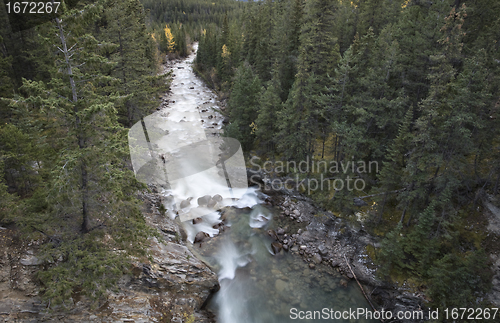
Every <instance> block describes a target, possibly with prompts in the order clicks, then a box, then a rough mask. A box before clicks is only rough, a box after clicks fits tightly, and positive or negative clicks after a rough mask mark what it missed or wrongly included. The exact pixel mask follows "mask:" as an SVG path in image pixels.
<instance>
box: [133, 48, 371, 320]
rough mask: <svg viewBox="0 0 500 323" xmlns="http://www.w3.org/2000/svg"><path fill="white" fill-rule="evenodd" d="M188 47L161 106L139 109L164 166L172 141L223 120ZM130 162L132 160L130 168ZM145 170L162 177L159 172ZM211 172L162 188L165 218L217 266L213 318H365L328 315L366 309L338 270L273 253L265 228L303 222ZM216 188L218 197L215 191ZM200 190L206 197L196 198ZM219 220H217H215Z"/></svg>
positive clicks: (183, 140)
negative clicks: (210, 207) (210, 206)
mask: <svg viewBox="0 0 500 323" xmlns="http://www.w3.org/2000/svg"><path fill="white" fill-rule="evenodd" d="M196 48H197V44H195V45H194V49H195V52H194V53H192V54H191V55H190V56H189V57H188V58H187V59H185V60H182V61H179V62H177V63H175V64H173V65H172V66H170V68H171V69H172V70H173V81H172V84H171V93H170V95H168V96H166V97H165V98H164V103H163V105H162V108H161V109H160V110H159V111H158V112H156V113H155V114H153V115H151V116H148V117H146V118H145V119H144V123H143V127H144V128H145V129H156V132H155V131H150V133H149V139H148V140H147V141H148V143H150V149H151V151H152V153H151V154H157V155H158V154H159V156H160V158H158V156H154V157H156V158H157V160H159V163H160V164H161V163H162V159H163V164H165V165H167V166H166V167H167V168H168V167H169V165H172V164H169V162H171V160H172V159H175V158H177V157H179V154H180V153H178V151H177V150H176V149H181V148H182V147H186V146H189V145H195V144H196V143H197V142H201V141H206V140H207V138H220V135H219V134H220V132H221V128H222V123H223V116H222V114H221V113H220V110H219V109H220V104H219V102H218V101H217V97H216V95H215V94H214V93H213V92H212V91H211V90H210V89H209V88H207V87H206V86H205V84H204V83H203V81H202V80H200V79H199V78H198V77H197V76H196V75H195V74H194V72H193V70H192V68H191V64H192V62H193V60H194V58H195V55H196V54H195V53H196ZM158 129H160V130H158ZM138 131H143V129H139V130H138ZM158 133H160V134H161V135H158ZM214 147H216V145H215V146H214ZM214 147H209V148H207V149H206V151H204V150H203V149H204V148H200V149H201V150H199V153H194V154H193V153H190V154H186V155H187V156H188V157H189V158H186V159H184V161H185V163H187V164H189V163H190V160H191V159H196V158H195V157H196V156H199V155H200V154H204V153H205V152H206V154H212V155H214V156H218V155H220V154H219V153H218V152H217V151H215V152H214V151H213V150H214V149H215V150H216V149H217V147H216V148H214ZM205 148H206V147H205ZM196 149H199V148H198V147H196ZM165 151H170V152H171V153H168V152H165ZM196 151H198V150H196ZM233 152H234V151H233ZM240 153H241V152H240ZM236 155H238V153H235V156H236ZM135 162H136V163H139V164H140V163H141V162H140V161H139V162H138V161H137V160H136V161H135ZM137 166H138V165H137V164H135V165H134V168H135V167H137ZM139 166H141V165H139ZM139 168H140V167H139ZM214 169H215V170H217V167H215V168H214ZM190 174H193V172H191V173H189V174H188V175H190ZM149 176H154V177H155V179H156V180H157V181H159V182H161V181H162V179H161V176H162V175H161V174H149ZM169 176H170V173H169ZM190 176H191V175H190ZM193 176H194V177H193ZM214 176H215V175H214V174H212V173H210V172H209V171H206V172H199V173H198V174H196V176H195V175H192V176H191V177H193V178H191V180H185V179H184V180H183V181H178V182H177V183H175V184H176V185H169V186H168V187H167V188H166V189H164V191H163V196H164V201H165V206H166V209H167V210H168V213H169V215H170V216H171V217H172V218H174V217H176V216H179V217H180V219H181V220H182V221H183V222H182V223H183V226H184V229H185V230H186V232H187V239H188V240H189V241H190V242H191V243H193V242H195V241H196V243H194V244H193V246H192V248H193V249H194V250H196V252H197V253H198V254H200V255H201V256H202V257H204V258H205V260H206V261H207V262H208V263H210V264H211V266H212V268H214V270H215V271H216V272H217V273H218V277H219V282H220V286H221V289H220V291H218V292H217V293H216V294H215V296H214V297H213V298H212V299H211V301H210V304H209V305H208V306H209V308H211V309H212V310H213V311H214V312H215V313H216V315H217V321H218V322H220V323H272V322H277V323H278V322H279V323H281V322H297V321H300V322H313V321H318V322H319V321H325V318H326V317H327V315H328V318H329V319H328V320H327V321H338V322H369V321H368V320H353V319H352V317H348V318H347V319H342V318H340V319H334V317H333V316H334V314H333V313H334V312H336V313H341V312H345V311H347V312H349V311H352V310H356V309H357V308H365V309H369V305H368V303H367V302H366V300H365V299H364V297H363V295H362V293H361V292H360V291H359V290H358V287H357V286H356V285H355V283H353V282H347V281H346V280H342V276H341V275H340V274H338V273H337V272H336V271H335V270H333V268H331V267H330V266H329V265H328V264H319V265H317V266H316V267H315V268H314V269H311V268H310V267H309V265H308V264H307V263H305V262H304V261H303V260H302V258H300V257H299V256H297V255H293V254H292V253H289V252H285V251H283V250H282V251H281V252H280V253H278V254H277V255H274V254H273V251H272V250H271V243H272V240H271V237H270V234H269V232H270V231H271V230H278V228H282V229H284V230H286V231H287V232H288V233H289V234H292V233H296V232H297V230H298V229H303V230H304V229H305V225H303V226H299V224H297V223H291V222H290V223H288V222H286V221H289V220H287V219H282V218H280V217H279V216H278V214H279V213H278V212H279V210H277V209H274V208H273V207H271V206H269V205H267V204H265V203H264V199H265V196H264V195H263V194H262V193H261V192H259V191H258V190H257V189H256V188H253V187H250V188H248V189H247V188H245V187H244V186H238V185H236V187H234V186H233V188H232V190H227V187H226V186H225V183H219V182H217V180H214V178H215V177H216V176H215V177H214ZM245 176H246V175H245ZM169 178H170V177H169ZM245 179H246V178H245ZM169 182H170V181H169ZM245 185H246V183H245ZM224 188H226V190H224ZM216 195H217V198H218V199H215V198H216ZM203 196H206V197H207V198H206V199H207V200H205V201H204V200H203ZM200 197H201V199H200ZM211 200H216V202H214V203H217V207H216V208H215V209H216V211H206V210H207V209H203V208H202V204H207V203H208V202H209V201H211ZM200 201H201V202H200ZM200 208H201V209H203V210H204V212H205V213H203V212H202V213H198V214H197V215H196V214H195V215H194V216H193V215H190V216H187V215H188V214H191V213H192V212H194V211H197V212H200V211H199V210H200ZM221 221H224V225H223V226H221V225H220V223H221ZM200 232H205V233H201V237H202V238H204V236H206V237H205V238H204V239H198V237H200ZM271 235H272V234H271ZM208 236H209V237H210V238H208ZM199 240H203V242H201V243H200V242H199ZM308 311H310V312H308ZM308 314H309V315H313V316H314V315H316V317H315V318H316V320H314V319H305V318H306V317H307V315H308ZM318 315H320V316H318ZM344 317H345V315H344ZM301 318H303V319H301ZM337 318H338V317H337Z"/></svg>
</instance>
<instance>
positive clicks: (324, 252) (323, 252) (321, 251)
mask: <svg viewBox="0 0 500 323" xmlns="http://www.w3.org/2000/svg"><path fill="white" fill-rule="evenodd" d="M318 251H319V254H320V255H322V256H326V255H327V254H328V249H327V248H326V247H325V245H320V246H319V247H318Z"/></svg>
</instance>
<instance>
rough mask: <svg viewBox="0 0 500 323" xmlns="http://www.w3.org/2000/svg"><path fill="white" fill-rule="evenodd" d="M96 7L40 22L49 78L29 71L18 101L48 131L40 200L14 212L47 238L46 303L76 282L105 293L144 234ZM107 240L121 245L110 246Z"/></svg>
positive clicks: (57, 300)
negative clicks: (51, 52)
mask: <svg viewBox="0 0 500 323" xmlns="http://www.w3.org/2000/svg"><path fill="white" fill-rule="evenodd" d="M100 9H102V7H100V6H99V5H97V6H86V7H85V8H84V9H83V10H81V11H80V10H73V11H69V12H67V13H66V14H64V15H63V16H62V18H61V19H56V20H55V22H54V23H53V24H50V25H48V26H45V27H43V28H51V33H49V35H51V37H53V36H52V35H54V36H55V37H54V38H47V41H51V42H52V44H53V45H54V46H55V47H56V48H57V49H58V55H57V56H56V57H55V59H54V69H53V70H52V79H51V80H50V82H47V83H45V82H43V81H29V80H25V81H24V85H23V86H22V88H21V92H22V93H24V94H25V95H24V96H23V97H19V98H17V102H16V103H15V106H16V108H17V109H18V112H22V113H24V115H26V118H27V119H26V120H27V121H29V122H30V123H31V125H32V127H33V130H36V131H39V133H47V132H52V133H51V134H52V135H51V136H50V137H47V138H46V139H44V140H46V143H47V144H48V145H49V146H50V148H51V153H50V154H46V155H45V156H43V157H44V160H42V162H41V165H42V167H43V168H45V169H46V170H45V172H47V173H49V174H50V175H49V176H48V178H47V179H46V182H45V183H44V184H45V185H44V186H43V187H40V188H39V189H38V190H37V191H36V192H35V194H34V195H33V198H32V199H31V201H30V202H32V203H33V205H35V204H36V203H39V202H37V201H45V204H44V205H42V206H41V207H39V208H32V209H31V210H28V212H27V214H26V215H25V216H24V217H22V218H21V219H19V222H18V224H19V225H20V226H23V227H25V228H26V229H31V230H32V231H34V232H37V233H41V234H43V236H45V237H46V238H47V241H49V242H48V243H47V244H45V245H44V246H43V248H42V258H43V259H44V260H46V261H47V262H48V263H52V264H54V265H50V266H47V270H45V271H41V272H40V273H39V278H40V280H41V281H42V283H43V296H44V297H45V298H46V299H49V300H51V303H52V304H56V303H60V302H62V301H63V300H65V299H67V298H69V297H70V295H71V293H72V290H73V289H74V288H76V287H81V288H83V289H84V292H85V293H86V294H87V295H88V296H90V297H91V298H94V299H95V298H99V297H100V296H102V295H103V294H104V293H105V292H106V289H107V288H109V287H110V286H111V285H112V284H113V282H114V281H116V279H117V278H118V277H119V275H120V274H121V272H122V271H123V270H124V264H125V262H124V261H125V259H126V258H125V255H126V254H127V252H132V251H134V250H140V249H141V248H142V246H143V243H144V239H145V238H146V237H147V234H145V233H146V230H145V225H144V221H143V219H142V218H141V216H140V213H139V210H138V207H137V201H136V199H135V198H134V197H133V194H132V192H134V191H135V190H137V188H138V187H139V186H138V185H137V184H135V183H136V182H135V180H134V177H133V174H132V172H131V171H130V170H128V169H127V159H128V149H127V146H126V141H125V138H126V137H125V136H126V131H125V129H123V128H122V127H121V126H120V124H119V123H118V121H117V111H116V109H115V107H114V102H116V101H117V97H116V96H113V95H109V91H110V88H109V84H113V82H114V81H115V80H114V79H113V78H111V77H109V76H106V75H103V74H102V71H106V70H109V69H110V65H114V64H113V63H112V62H109V61H108V60H107V59H106V58H105V57H103V56H102V53H103V52H105V50H106V48H109V47H110V46H111V44H107V43H106V42H105V41H98V40H97V39H96V38H95V37H94V36H93V35H92V34H91V33H90V32H89V30H92V29H90V28H89V27H90V26H92V25H93V24H95V22H96V18H97V17H98V14H99V12H100ZM94 26H95V25H94ZM77 43H78V44H79V46H75V44H77ZM113 92H115V91H113ZM40 204H41V203H40ZM105 236H106V237H107V238H106V241H104V237H105ZM113 247H114V248H116V249H118V250H124V251H125V253H124V254H123V255H120V254H117V253H112V252H111V251H110V249H109V248H113Z"/></svg>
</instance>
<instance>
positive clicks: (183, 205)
mask: <svg viewBox="0 0 500 323" xmlns="http://www.w3.org/2000/svg"><path fill="white" fill-rule="evenodd" d="M192 199H193V198H192V197H188V198H187V199H185V200H184V201H182V202H181V205H180V208H181V209H184V208H187V207H188V206H190V205H191V200H192Z"/></svg>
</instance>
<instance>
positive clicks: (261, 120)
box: [255, 65, 282, 153]
mask: <svg viewBox="0 0 500 323" xmlns="http://www.w3.org/2000/svg"><path fill="white" fill-rule="evenodd" d="M275 68H276V65H275ZM261 93H262V94H261V95H260V99H259V111H258V117H257V119H256V121H255V125H256V131H255V135H256V137H257V139H258V140H260V143H261V145H264V146H265V147H266V150H267V151H270V152H271V153H274V152H275V145H276V138H275V134H276V133H277V132H278V130H279V128H278V124H277V122H276V120H278V115H279V114H280V112H281V108H282V103H281V99H280V97H279V93H280V85H279V76H278V72H277V70H276V69H275V71H274V73H273V78H272V79H271V80H270V81H269V82H268V84H267V88H262V92H261Z"/></svg>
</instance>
